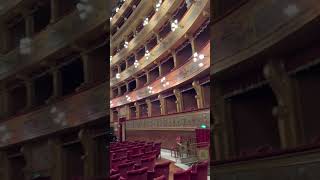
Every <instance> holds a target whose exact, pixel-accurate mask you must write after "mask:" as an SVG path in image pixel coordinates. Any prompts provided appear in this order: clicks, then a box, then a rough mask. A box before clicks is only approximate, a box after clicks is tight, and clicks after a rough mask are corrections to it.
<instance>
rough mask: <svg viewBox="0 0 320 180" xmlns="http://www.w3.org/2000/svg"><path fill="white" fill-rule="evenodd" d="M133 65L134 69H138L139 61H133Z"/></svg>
mask: <svg viewBox="0 0 320 180" xmlns="http://www.w3.org/2000/svg"><path fill="white" fill-rule="evenodd" d="M133 65H134V68H138V66H139V61H138V60H135V61H134V63H133Z"/></svg>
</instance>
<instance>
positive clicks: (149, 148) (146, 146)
mask: <svg viewBox="0 0 320 180" xmlns="http://www.w3.org/2000/svg"><path fill="white" fill-rule="evenodd" d="M152 149H153V145H152V144H147V145H145V146H144V152H150V151H152Z"/></svg>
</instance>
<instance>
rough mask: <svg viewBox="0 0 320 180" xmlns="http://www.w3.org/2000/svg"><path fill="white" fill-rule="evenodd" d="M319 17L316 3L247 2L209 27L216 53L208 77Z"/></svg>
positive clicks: (262, 49)
mask: <svg viewBox="0 0 320 180" xmlns="http://www.w3.org/2000/svg"><path fill="white" fill-rule="evenodd" d="M319 15H320V10H319V3H318V2H316V1H304V0H294V1H291V2H290V3H289V2H286V1H281V2H280V1H279V2H278V3H272V2H270V1H268V0H263V1H248V3H246V4H244V5H242V6H241V7H240V8H238V9H237V10H235V11H233V12H232V13H231V14H229V15H228V16H226V17H224V18H223V19H220V20H218V21H216V22H215V23H214V24H213V25H212V26H214V28H212V38H213V39H212V41H213V42H215V51H217V52H219V53H214V54H213V57H212V59H214V60H213V61H212V64H211V66H214V68H212V69H211V74H213V75H215V74H217V73H219V72H222V71H223V70H225V69H227V68H229V67H231V66H234V65H236V64H239V63H241V62H244V61H245V60H249V59H250V57H253V56H255V55H257V54H259V53H261V52H263V51H264V50H266V49H268V48H270V47H272V46H273V45H275V44H277V43H279V42H280V41H281V40H283V39H285V38H286V37H287V36H288V35H290V34H293V33H294V32H296V31H297V30H298V29H300V28H301V27H303V26H304V25H306V24H308V23H310V22H312V21H313V20H315V19H317V18H318V17H319ZM248 17H250V18H248Z"/></svg>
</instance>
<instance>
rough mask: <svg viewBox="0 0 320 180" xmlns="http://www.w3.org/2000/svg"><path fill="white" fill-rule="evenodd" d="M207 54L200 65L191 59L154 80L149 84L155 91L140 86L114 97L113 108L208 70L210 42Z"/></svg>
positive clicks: (206, 47) (166, 88)
mask: <svg viewBox="0 0 320 180" xmlns="http://www.w3.org/2000/svg"><path fill="white" fill-rule="evenodd" d="M199 53H202V54H204V55H205V59H204V60H203V61H202V63H203V65H202V66H199V62H193V61H192V60H191V59H190V60H189V61H188V62H187V63H186V64H184V65H183V66H181V67H180V68H178V69H176V70H174V71H172V72H171V73H169V74H168V75H167V76H164V77H162V78H161V79H158V80H156V81H154V82H153V83H152V84H149V85H148V86H150V87H152V90H153V91H154V92H153V93H150V92H149V89H148V87H143V88H140V89H138V90H136V91H133V92H131V93H129V94H127V95H126V96H121V97H118V98H115V99H112V105H113V106H111V108H114V107H118V106H122V105H125V104H128V103H130V102H131V101H133V102H134V101H138V100H141V99H144V98H147V97H149V96H152V95H153V94H157V93H160V92H163V91H165V90H168V89H170V88H172V87H175V86H177V85H179V84H181V83H183V82H185V81H188V80H190V79H192V78H194V77H195V76H197V75H198V74H200V73H201V72H203V71H205V70H207V69H209V68H210V43H208V44H207V45H206V46H205V47H204V48H203V50H202V51H201V52H199ZM163 78H165V82H166V83H167V82H169V83H168V85H166V86H163V81H162V79H163ZM127 97H130V99H131V101H128V100H127V99H128V98H127Z"/></svg>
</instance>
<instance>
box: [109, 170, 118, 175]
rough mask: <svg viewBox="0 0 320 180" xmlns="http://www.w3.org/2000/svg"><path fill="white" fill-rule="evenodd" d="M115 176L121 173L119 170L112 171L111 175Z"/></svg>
mask: <svg viewBox="0 0 320 180" xmlns="http://www.w3.org/2000/svg"><path fill="white" fill-rule="evenodd" d="M115 174H119V171H118V170H117V169H111V170H110V175H111V176H112V175H115Z"/></svg>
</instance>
